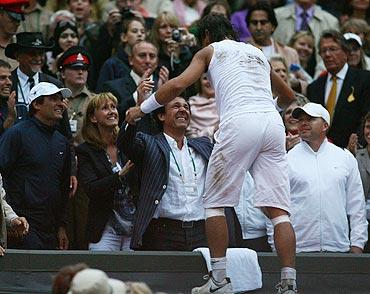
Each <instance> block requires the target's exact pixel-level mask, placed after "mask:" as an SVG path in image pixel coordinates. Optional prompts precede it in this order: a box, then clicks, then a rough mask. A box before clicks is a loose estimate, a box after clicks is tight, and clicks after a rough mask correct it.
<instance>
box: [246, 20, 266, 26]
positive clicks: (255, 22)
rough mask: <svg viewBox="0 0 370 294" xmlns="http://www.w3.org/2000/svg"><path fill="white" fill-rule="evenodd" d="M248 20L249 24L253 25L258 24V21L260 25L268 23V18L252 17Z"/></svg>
mask: <svg viewBox="0 0 370 294" xmlns="http://www.w3.org/2000/svg"><path fill="white" fill-rule="evenodd" d="M249 22H250V24H252V25H254V26H256V25H258V24H259V23H260V24H261V26H264V25H266V24H268V23H269V22H270V21H269V20H268V19H261V20H254V19H253V20H251V21H249Z"/></svg>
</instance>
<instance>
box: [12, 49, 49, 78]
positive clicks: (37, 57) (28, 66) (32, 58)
mask: <svg viewBox="0 0 370 294" xmlns="http://www.w3.org/2000/svg"><path fill="white" fill-rule="evenodd" d="M16 57H17V60H18V62H19V69H20V70H21V71H22V72H23V73H25V74H26V75H28V76H31V75H34V74H35V73H37V72H40V71H41V68H42V65H43V64H44V61H45V52H44V50H40V49H34V48H33V49H28V50H27V51H23V52H22V51H21V52H19V53H17V54H16Z"/></svg>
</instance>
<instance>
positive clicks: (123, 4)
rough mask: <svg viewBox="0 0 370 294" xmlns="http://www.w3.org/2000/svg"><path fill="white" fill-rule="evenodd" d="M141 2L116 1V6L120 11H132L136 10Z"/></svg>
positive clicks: (138, 0) (131, 0)
mask: <svg viewBox="0 0 370 294" xmlns="http://www.w3.org/2000/svg"><path fill="white" fill-rule="evenodd" d="M141 2H142V0H117V1H116V6H117V7H118V8H119V9H120V10H122V9H124V8H129V9H133V10H137V9H138V7H139V6H140V4H141Z"/></svg>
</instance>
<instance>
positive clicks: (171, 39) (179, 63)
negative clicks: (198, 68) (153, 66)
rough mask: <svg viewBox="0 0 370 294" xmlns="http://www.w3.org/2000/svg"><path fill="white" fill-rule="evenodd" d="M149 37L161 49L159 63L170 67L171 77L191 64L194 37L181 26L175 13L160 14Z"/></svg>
mask: <svg viewBox="0 0 370 294" xmlns="http://www.w3.org/2000/svg"><path fill="white" fill-rule="evenodd" d="M149 38H150V41H151V42H152V43H153V44H155V45H156V46H157V48H158V50H159V54H158V57H159V65H160V66H162V65H164V66H165V67H167V68H168V69H169V71H170V78H172V77H176V76H178V75H179V74H181V73H182V72H183V71H184V69H185V68H186V67H187V66H188V65H189V63H190V61H191V59H192V53H191V51H190V47H191V46H194V45H195V41H194V37H193V35H191V34H189V33H188V32H187V30H186V29H183V28H179V21H178V19H177V17H176V16H175V15H174V14H171V13H169V12H162V13H161V14H159V16H158V17H157V18H156V19H155V21H154V25H153V27H152V31H151V33H150V37H149Z"/></svg>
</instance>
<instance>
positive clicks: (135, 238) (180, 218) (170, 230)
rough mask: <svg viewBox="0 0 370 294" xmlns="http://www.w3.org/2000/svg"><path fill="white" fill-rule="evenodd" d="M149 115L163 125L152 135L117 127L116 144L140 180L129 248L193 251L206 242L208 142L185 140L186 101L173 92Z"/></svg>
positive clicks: (133, 126)
mask: <svg viewBox="0 0 370 294" xmlns="http://www.w3.org/2000/svg"><path fill="white" fill-rule="evenodd" d="M153 115H154V118H155V119H156V121H157V122H158V124H159V125H160V126H161V128H162V129H163V132H162V133H160V134H158V135H156V136H152V135H147V134H144V133H141V132H136V128H137V126H136V125H128V127H127V128H126V129H125V128H122V129H121V131H120V134H119V137H118V147H119V149H120V150H121V151H123V152H124V153H125V155H126V156H127V157H128V158H129V159H130V160H132V161H133V162H134V163H135V167H136V168H137V169H138V174H139V175H140V176H139V177H140V178H139V181H140V183H141V185H140V188H139V197H138V200H137V211H136V217H135V221H134V229H133V235H132V240H131V248H133V249H140V250H184V251H186V250H193V249H194V248H197V247H201V246H206V244H207V242H206V237H205V226H204V208H203V202H202V201H203V200H202V195H203V192H204V183H205V174H206V169H207V164H208V159H209V156H210V155H211V151H212V148H213V144H212V143H211V142H210V140H209V139H208V138H206V137H201V138H195V139H189V140H187V139H186V137H185V130H186V128H187V126H188V125H189V122H190V106H189V104H188V102H187V101H185V99H184V98H182V97H177V98H175V99H174V100H172V101H171V102H170V103H168V104H167V105H166V106H165V107H162V108H160V109H158V110H157V111H156V112H155V113H154V114H153Z"/></svg>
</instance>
